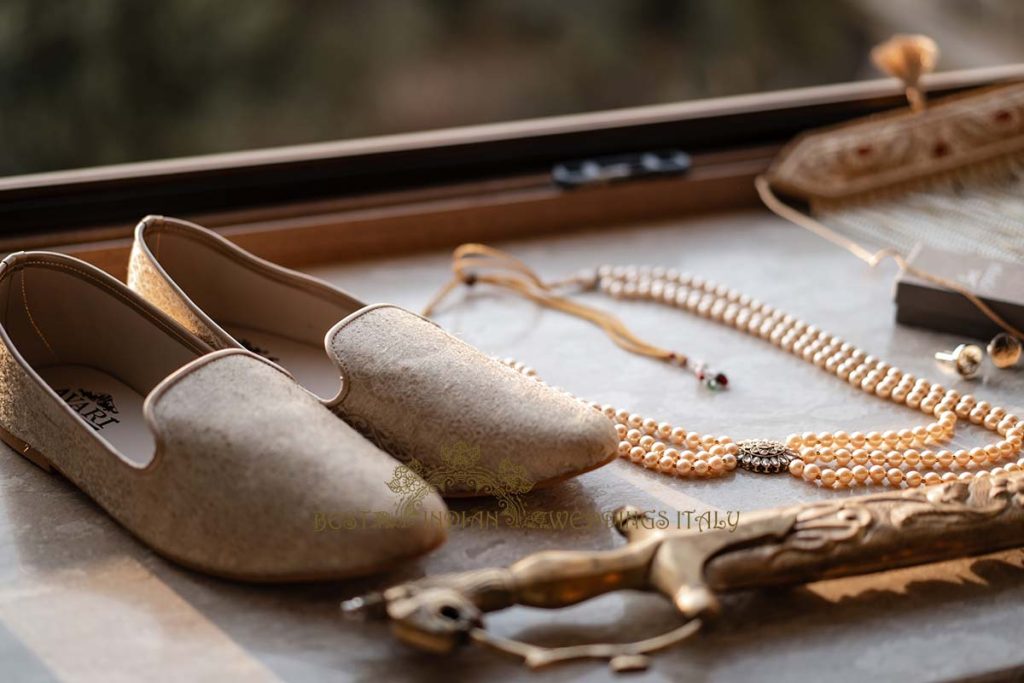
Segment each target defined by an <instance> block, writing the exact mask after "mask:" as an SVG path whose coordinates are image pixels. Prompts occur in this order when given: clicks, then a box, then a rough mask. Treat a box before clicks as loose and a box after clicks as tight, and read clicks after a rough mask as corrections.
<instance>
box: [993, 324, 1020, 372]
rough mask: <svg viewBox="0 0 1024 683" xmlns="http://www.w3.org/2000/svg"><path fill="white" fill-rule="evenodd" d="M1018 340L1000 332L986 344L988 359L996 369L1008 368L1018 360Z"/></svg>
mask: <svg viewBox="0 0 1024 683" xmlns="http://www.w3.org/2000/svg"><path fill="white" fill-rule="evenodd" d="M1020 353H1021V344H1020V340H1019V339H1017V338H1016V337H1014V336H1013V335H1012V334H1007V333H1006V332H1000V333H999V334H997V335H996V336H994V337H992V341H990V342H989V343H988V357H989V358H991V359H992V364H993V365H995V366H996V367H997V368H1010V367H1013V366H1014V365H1016V364H1017V361H1018V360H1020Z"/></svg>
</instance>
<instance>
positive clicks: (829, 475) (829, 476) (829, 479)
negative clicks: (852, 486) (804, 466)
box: [819, 468, 836, 487]
mask: <svg viewBox="0 0 1024 683" xmlns="http://www.w3.org/2000/svg"><path fill="white" fill-rule="evenodd" d="M819 478H820V479H821V484H822V486H825V487H831V486H832V485H833V484H835V483H836V472H835V470H833V469H829V468H825V469H823V470H822V471H821V474H820V475H819Z"/></svg>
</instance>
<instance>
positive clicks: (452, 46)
mask: <svg viewBox="0 0 1024 683" xmlns="http://www.w3.org/2000/svg"><path fill="white" fill-rule="evenodd" d="M1008 1H1009V2H1012V0H1008ZM865 4H867V5H878V3H877V2H874V3H871V2H866V0H862V1H860V2H858V1H854V0H850V1H848V2H820V1H815V0H691V1H670V0H419V1H417V0H377V1H376V2H372V1H370V0H366V1H363V2H356V1H349V2H327V1H326V0H165V1H164V2H144V1H143V0H0V103H2V104H0V140H2V143H3V148H2V152H0V175H9V174H15V173H28V172H36V171H44V170H51V169H61V168H70V167H79V166H90V165H98V164H109V163H118V162H125V161H136V160H146V159H156V158H163V157H170V156H183V155H190V154H202V153H210V152H220V151H229V150H237V149H245V148H252V147H268V146H274V145H282V144H295V143H303V142H313V141H321V140H329V139H338V138H347V137H355V136H366V135H378V134H385V133H393V132H400V131H410V130H423V129H429V128H438V127H445V126H455V125H465V124H474V123H484V122H491V121H499V120H508V119H517V118H526V117H533V116H544V115H553V114H561V113H571V112H580V111H589V110H597V109H608V108H614V107H624V106H633V105H638V104H648V103H656V102H667V101H673V100H683V99H692V98H697V97H707V96H715V95H726V94H735V93H743V92H751V91H759V90H770V89H778V88H786V87H794V86H801V85H811V84H818V83H829V82H836V81H845V80H852V79H855V78H860V77H864V76H867V75H870V74H871V69H870V67H869V66H868V64H867V59H866V52H867V49H868V47H869V46H870V45H871V44H872V43H873V42H876V41H877V40H879V39H882V38H884V37H887V36H888V34H889V33H891V32H892V27H891V26H889V25H887V24H886V22H885V21H881V20H879V18H878V16H877V12H874V13H872V12H867V11H866V10H865V8H864V5H865ZM910 4H920V3H910ZM935 4H945V5H950V3H949V2H946V3H935ZM954 4H956V5H957V7H955V8H954V9H955V10H956V11H957V12H959V13H960V16H966V15H964V11H965V10H964V7H963V5H964V4H965V3H962V2H961V3H954ZM982 4H986V5H990V6H991V5H998V6H1005V5H1006V3H1005V2H1004V3H998V2H993V1H992V0H989V2H987V3H982ZM1021 4H1024V3H1021ZM971 12H972V10H970V9H969V8H968V10H967V15H970V14H971ZM975 14H976V12H975ZM1011 14H1012V15H1013V17H1014V21H1015V22H1016V24H1011V25H1010V26H1004V27H1003V28H1005V29H1007V30H1011V31H1012V30H1014V29H1016V30H1017V35H1020V34H1021V32H1020V30H1019V29H1020V28H1021V27H1022V25H1024V23H1022V22H1021V21H1020V19H1021V17H1020V13H1019V12H1013V13H1011ZM897 28H900V27H897ZM1011 35H1012V34H1011ZM940 42H941V41H940ZM947 66H949V65H948V64H947Z"/></svg>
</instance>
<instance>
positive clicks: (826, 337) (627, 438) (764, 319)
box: [504, 266, 1024, 489]
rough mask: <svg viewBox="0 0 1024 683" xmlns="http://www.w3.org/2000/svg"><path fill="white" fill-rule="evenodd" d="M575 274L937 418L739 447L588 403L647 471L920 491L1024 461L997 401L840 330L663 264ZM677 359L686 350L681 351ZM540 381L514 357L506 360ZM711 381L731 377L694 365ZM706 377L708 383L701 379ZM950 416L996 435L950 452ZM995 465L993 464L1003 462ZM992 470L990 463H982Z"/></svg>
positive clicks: (1018, 437) (1013, 423)
mask: <svg viewBox="0 0 1024 683" xmlns="http://www.w3.org/2000/svg"><path fill="white" fill-rule="evenodd" d="M577 282H580V283H582V284H584V285H585V286H587V287H589V288H591V289H596V290H598V291H600V292H602V293H604V294H607V295H609V296H611V297H613V298H616V299H629V300H643V301H653V302H656V303H661V304H665V305H668V306H671V307H673V308H679V309H683V310H686V311H689V312H691V313H696V314H697V315H700V316H701V317H703V318H708V319H710V320H714V321H716V322H720V323H723V324H725V325H728V326H730V327H733V328H735V329H737V330H740V331H743V332H746V333H748V334H751V335H753V336H756V337H760V338H761V339H764V340H766V341H769V342H771V343H772V344H773V345H775V346H777V347H779V348H781V349H783V350H785V351H788V352H789V353H792V354H793V355H795V356H797V357H799V358H803V359H804V360H806V361H808V362H809V363H813V364H814V365H815V366H817V367H819V368H821V369H823V370H825V371H827V372H829V373H831V374H833V375H835V376H836V377H838V378H839V379H842V380H845V381H847V382H849V383H850V384H851V385H853V386H855V387H859V388H860V389H861V390H862V391H864V392H865V393H868V394H870V395H873V396H877V397H879V398H883V399H889V400H891V401H893V402H894V403H897V404H905V405H907V406H909V407H911V408H917V409H919V410H920V411H921V412H923V413H924V414H925V415H928V416H933V417H934V418H935V419H934V421H932V422H929V423H928V424H923V425H918V426H915V427H913V428H908V429H901V430H898V431H897V430H891V431H882V432H879V431H870V432H852V433H848V432H845V431H836V432H820V433H814V432H805V433H803V434H790V435H789V436H788V437H786V439H785V441H784V442H780V441H766V440H751V441H742V442H739V443H736V442H734V441H733V439H731V438H730V437H728V436H724V435H722V436H713V435H709V434H701V433H699V432H695V431H687V430H686V429H684V428H683V427H679V426H675V425H672V424H671V423H668V422H659V421H657V420H654V419H651V418H645V417H643V416H642V415H639V414H637V413H631V412H629V411H627V410H622V409H617V408H615V407H614V406H611V405H602V404H598V403H593V402H588V403H589V405H590V406H591V407H592V408H594V409H595V410H598V411H600V412H601V413H603V414H604V415H605V416H607V417H608V418H609V419H610V420H612V422H613V423H614V424H615V430H616V432H617V433H618V436H619V440H620V441H619V446H618V452H619V456H620V457H622V458H624V459H626V460H629V461H630V462H632V463H634V464H636V465H639V466H641V467H644V468H646V469H649V470H653V471H657V472H661V473H664V474H667V475H670V476H675V477H682V478H703V479H706V478H713V477H721V476H724V475H726V474H728V473H730V472H732V471H733V470H735V469H736V468H737V467H741V468H743V469H747V470H750V471H754V472H761V473H773V472H781V471H786V470H788V471H789V473H790V474H792V475H793V476H794V477H797V478H800V479H803V480H805V481H807V482H809V483H812V484H816V485H819V486H821V487H823V488H829V489H844V488H848V487H854V486H871V485H876V486H886V485H887V486H890V487H896V488H899V487H903V486H906V487H917V486H921V485H925V486H928V485H932V484H938V483H941V482H946V481H953V480H957V479H961V480H969V479H971V478H974V477H980V476H988V475H994V474H998V473H1001V472H1004V471H1006V472H1014V471H1018V470H1021V469H1024V458H1020V459H1019V460H1015V458H1017V457H1018V456H1019V454H1020V451H1021V445H1022V440H1024V423H1021V422H1020V421H1019V419H1018V418H1017V416H1016V415H1012V414H1009V413H1008V412H1007V411H1006V410H1005V409H1004V408H1000V407H997V406H992V405H990V404H989V403H988V402H987V401H978V400H976V399H975V398H974V396H972V395H971V394H963V395H961V394H960V392H958V391H956V390H955V389H946V388H945V387H943V386H942V385H940V384H936V383H932V382H930V381H928V380H927V379H923V378H921V379H918V378H915V377H914V376H913V375H911V374H909V373H905V372H903V371H902V370H900V369H899V368H896V367H894V366H892V365H890V364H888V363H886V362H885V361H882V360H879V359H877V358H875V357H874V356H871V355H868V354H867V353H865V352H864V351H862V350H861V349H859V348H857V347H855V346H853V345H852V344H849V343H848V342H845V341H843V340H842V339H840V338H839V337H837V336H834V335H831V334H829V333H828V332H826V331H824V330H820V329H818V328H817V327H815V326H814V325H809V324H807V323H805V322H804V321H802V320H799V319H797V318H795V317H793V316H791V315H788V314H786V313H783V312H782V311H780V310H778V309H776V308H773V307H772V306H769V305H768V304H764V303H761V302H759V301H757V300H756V299H752V298H750V297H749V296H746V295H744V294H740V293H739V292H737V291H735V290H732V289H729V288H727V287H725V286H724V285H719V284H716V283H714V282H711V281H709V280H703V279H701V278H699V277H697V276H691V275H687V274H683V273H679V272H678V271H675V270H673V269H669V268H660V267H653V268H651V267H632V266H630V267H611V266H602V267H600V268H598V269H597V271H596V272H595V273H593V274H583V275H581V276H579V277H578V278H577ZM678 357H679V358H680V359H682V363H677V364H685V363H686V360H685V357H683V356H678ZM504 362H506V363H507V364H508V365H510V366H511V367H513V368H514V369H516V370H519V371H520V372H523V373H524V374H526V375H528V376H530V377H534V378H535V379H538V381H539V378H538V377H537V375H536V372H535V371H534V370H533V369H532V368H529V367H527V366H525V365H523V364H522V363H518V362H516V361H514V360H511V359H505V361H504ZM696 368H697V369H696V374H697V376H698V378H700V379H702V380H703V381H705V383H706V384H707V385H708V386H709V387H710V388H713V389H714V388H722V387H724V386H725V385H726V384H727V381H728V380H725V379H724V375H722V374H721V373H710V372H708V371H707V370H706V369H705V367H704V366H703V364H699V363H698V364H697V365H696ZM708 380H711V381H708ZM958 418H960V419H966V420H969V421H970V422H971V423H972V424H976V425H981V426H983V427H984V428H985V429H987V430H988V431H991V432H995V433H997V434H999V435H1000V436H1002V437H1003V438H1002V439H1000V440H999V441H997V442H995V443H992V444H989V445H987V446H985V447H978V448H971V449H958V450H948V449H941V448H939V446H940V445H941V444H942V443H944V442H946V441H948V440H949V439H951V438H952V437H953V436H954V434H955V433H956V424H957V420H958ZM1000 463H1002V464H1000ZM990 467H991V469H989V468H990Z"/></svg>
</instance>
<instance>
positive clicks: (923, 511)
mask: <svg viewBox="0 0 1024 683" xmlns="http://www.w3.org/2000/svg"><path fill="white" fill-rule="evenodd" d="M641 521H642V520H641V519H640V514H639V513H638V512H637V511H635V510H632V509H629V508H623V509H622V510H620V511H619V516H618V518H617V527H618V529H619V531H620V532H621V533H622V534H623V535H624V536H626V538H627V539H628V540H629V542H628V543H627V544H626V545H625V546H623V547H621V548H618V549H615V550H610V551H595V552H587V551H548V552H541V553H537V554H535V555H531V556H528V557H526V558H524V559H522V560H519V561H518V562H516V563H515V564H513V565H512V566H510V567H504V568H495V569H484V570H477V571H470V572H465V573H459V574H448V575H442V576H436V577H429V578H426V579H422V580H419V581H414V582H411V583H405V584H400V585H397V586H394V587H392V588H390V589H388V590H386V591H384V592H383V593H381V594H375V595H371V596H367V597H365V598H357V599H355V600H350V601H348V602H347V603H345V604H344V605H343V609H344V610H345V611H346V612H347V613H349V614H356V613H360V614H371V615H377V616H380V617H383V618H386V619H388V620H389V621H390V623H391V626H392V631H393V632H394V634H395V635H396V636H397V637H399V638H400V639H402V640H404V641H406V642H408V643H410V644H412V645H414V646H416V647H419V648H421V649H425V650H430V651H434V652H450V651H452V650H454V649H455V648H456V647H457V646H458V645H460V644H462V643H465V642H470V641H472V642H476V643H479V644H482V645H486V646H489V647H492V648H495V649H498V650H502V651H504V652H508V653H512V654H515V655H517V656H520V657H522V658H523V659H524V660H525V662H526V663H527V664H528V665H530V666H533V667H537V666H544V665H547V664H551V663H554V662H558V661H564V660H568V659H579V658H599V659H607V660H609V661H610V662H611V664H612V666H613V668H615V669H616V670H620V671H621V670H629V669H635V668H643V667H644V666H646V658H645V655H646V654H647V653H649V652H652V651H654V650H658V649H662V648H664V647H668V646H670V645H672V644H674V643H677V642H679V641H680V640H683V639H684V638H686V637H689V636H690V635H692V634H693V633H694V632H695V631H697V629H698V628H699V627H700V624H701V620H703V619H705V618H707V617H708V616H710V615H712V614H713V613H714V612H715V611H716V610H717V609H718V599H717V595H718V594H721V593H726V592H730V591H737V590H745V589H753V588H761V587H767V586H777V585H785V584H798V583H805V582H809V581H816V580H821V579H827V578H836V577H842V576H850V575H855V574H867V573H871V572H877V571H884V570H887V569H895V568H898V567H906V566H910V565H917V564H924V563H928V562H936V561H941V560H948V559H954V558H958V557H966V556H971V555H978V554H983V553H988V552H994V551H996V550H1002V549H1005V548H1011V547H1017V546H1024V472H1014V473H1003V474H998V475H991V476H985V477H980V478H977V479H975V480H973V481H972V482H970V483H967V482H963V481H956V482H951V483H947V484H941V485H938V486H933V487H927V488H915V489H906V490H894V491H891V492H888V493H879V494H875V495H870V496H862V497H857V498H848V499H846V500H842V501H830V502H822V503H809V504H805V505H798V506H795V507H790V508H782V509H776V510H768V511H764V512H759V513H752V514H750V515H748V516H746V517H745V518H743V519H741V521H740V523H739V525H738V526H737V527H736V528H735V530H730V529H716V530H714V531H705V532H702V533H699V532H696V531H689V530H680V531H677V530H657V529H653V528H651V526H652V525H650V524H642V523H640V522H641ZM624 589H632V590H646V591H654V592H658V593H661V594H662V595H664V596H665V597H666V598H667V599H669V600H671V601H672V603H673V604H674V605H675V606H676V608H677V609H678V610H679V613H680V615H681V616H682V618H683V619H684V620H685V622H684V623H683V625H682V626H680V627H679V628H677V629H675V630H674V631H670V632H669V633H666V634H663V635H662V636H657V637H655V638H649V639H646V640H643V641H640V642H637V643H625V644H607V643H605V644H591V645H580V646H573V647H564V648H541V647H537V646H533V645H530V644H527V643H522V642H518V641H512V640H508V639H503V638H498V637H496V636H493V635H491V634H489V633H488V632H487V631H486V630H485V629H484V627H483V614H484V613H486V612H492V611H495V610H500V609H503V608H506V607H510V606H512V605H516V604H519V605H529V606H534V607H546V608H558V607H564V606H567V605H572V604H575V603H578V602H582V601H583V600H586V599H589V598H592V597H595V596H597V595H601V594H603V593H608V592H611V591H616V590H624Z"/></svg>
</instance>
